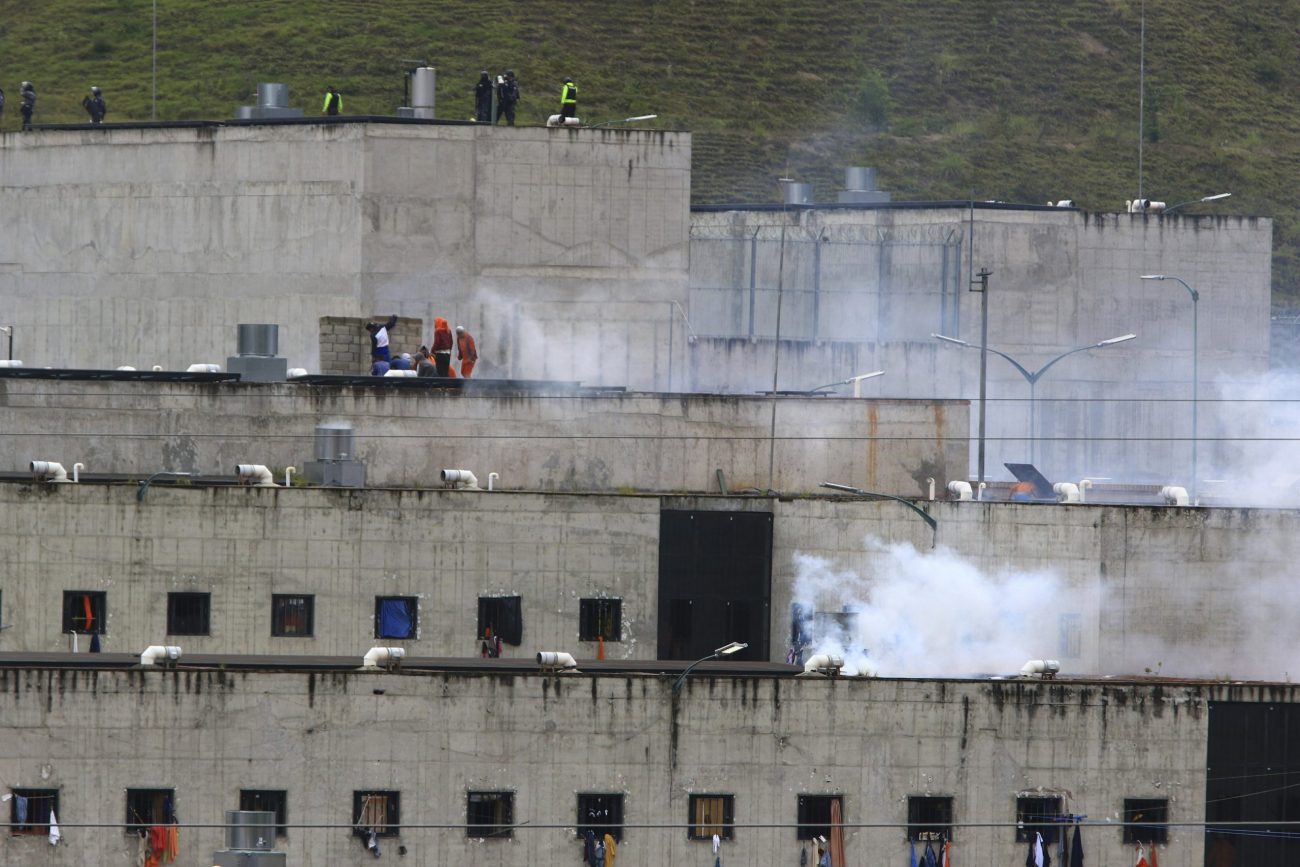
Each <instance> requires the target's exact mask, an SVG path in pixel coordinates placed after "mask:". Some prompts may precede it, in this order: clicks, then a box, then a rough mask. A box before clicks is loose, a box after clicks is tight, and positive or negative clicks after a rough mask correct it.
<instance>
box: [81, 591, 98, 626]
mask: <svg viewBox="0 0 1300 867" xmlns="http://www.w3.org/2000/svg"><path fill="white" fill-rule="evenodd" d="M81 601H82V603H84V604H85V606H86V631H87V632H94V631H95V630H94V626H95V609H94V608H93V607H92V606H91V604H90V594H86V595H84V596H82V597H81Z"/></svg>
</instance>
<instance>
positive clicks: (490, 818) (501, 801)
mask: <svg viewBox="0 0 1300 867" xmlns="http://www.w3.org/2000/svg"><path fill="white" fill-rule="evenodd" d="M514 815H515V793H514V792H469V793H468V795H467V800H466V805H465V835H466V836H467V837H509V836H511V835H512V833H513V831H512V829H511V827H510V826H511V825H512V824H514V821H515V820H514Z"/></svg>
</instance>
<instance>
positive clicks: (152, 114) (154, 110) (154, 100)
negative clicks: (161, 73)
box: [149, 0, 158, 120]
mask: <svg viewBox="0 0 1300 867" xmlns="http://www.w3.org/2000/svg"><path fill="white" fill-rule="evenodd" d="M151 93H152V96H151V97H150V99H149V119H150V120H157V119H158V0H153V90H152V91H151Z"/></svg>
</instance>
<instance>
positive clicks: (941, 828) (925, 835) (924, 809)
mask: <svg viewBox="0 0 1300 867" xmlns="http://www.w3.org/2000/svg"><path fill="white" fill-rule="evenodd" d="M907 839H909V840H914V841H917V842H930V841H937V840H951V839H952V798H950V797H942V796H933V797H932V796H930V795H909V796H908V798H907Z"/></svg>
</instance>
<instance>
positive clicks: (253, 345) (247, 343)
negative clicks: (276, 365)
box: [239, 323, 280, 358]
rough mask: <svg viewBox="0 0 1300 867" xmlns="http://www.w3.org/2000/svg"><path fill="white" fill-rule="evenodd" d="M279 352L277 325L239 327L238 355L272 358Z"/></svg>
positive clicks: (278, 330)
mask: <svg viewBox="0 0 1300 867" xmlns="http://www.w3.org/2000/svg"><path fill="white" fill-rule="evenodd" d="M279 351H280V326H279V325H245V324H243V323H241V324H240V326H239V354H240V355H241V356H256V357H260V358H274V357H275V356H276V354H277V353H278V352H279Z"/></svg>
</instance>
